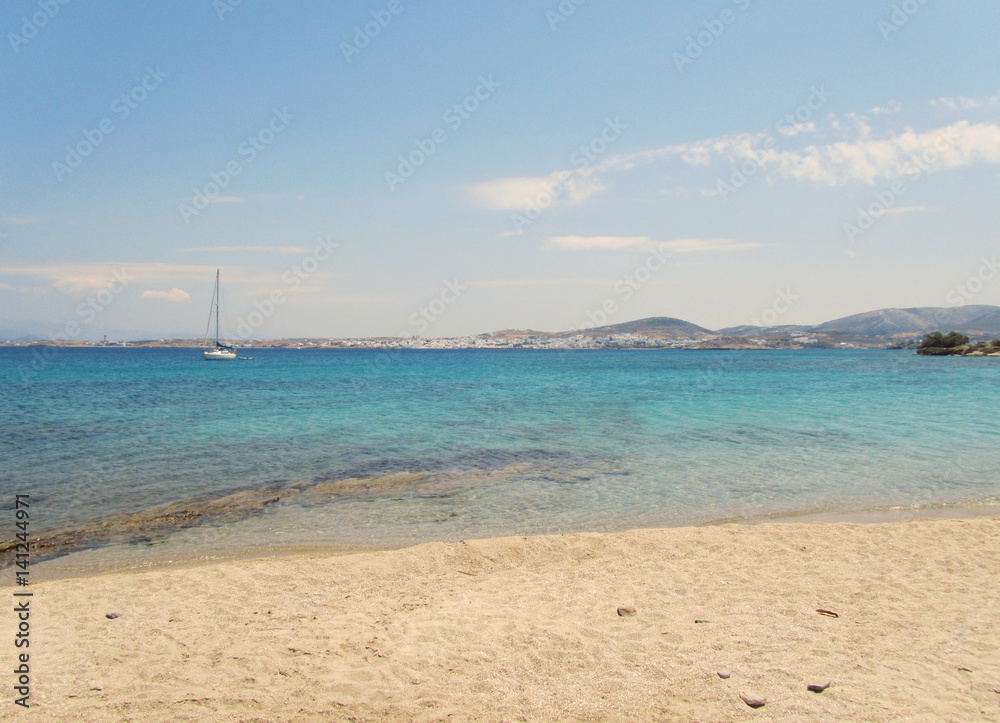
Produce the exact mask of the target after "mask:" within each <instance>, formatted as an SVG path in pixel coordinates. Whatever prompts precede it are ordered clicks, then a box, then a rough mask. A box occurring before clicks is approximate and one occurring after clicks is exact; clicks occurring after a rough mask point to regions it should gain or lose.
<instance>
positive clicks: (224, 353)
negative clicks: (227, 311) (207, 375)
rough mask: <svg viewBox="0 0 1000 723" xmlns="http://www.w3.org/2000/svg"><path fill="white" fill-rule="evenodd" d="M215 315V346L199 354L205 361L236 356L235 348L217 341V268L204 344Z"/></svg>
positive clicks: (206, 342) (224, 359)
mask: <svg viewBox="0 0 1000 723" xmlns="http://www.w3.org/2000/svg"><path fill="white" fill-rule="evenodd" d="M213 316H214V317H215V346H214V347H213V348H211V349H205V351H203V352H202V354H201V356H202V358H203V359H204V360H205V361H228V360H229V359H235V358H236V350H235V349H234V348H233V347H231V346H229V345H228V344H223V343H222V342H220V341H219V270H218V269H216V270H215V291H213V292H212V306H211V307H210V309H209V312H208V326H206V327H205V344H204V345H205V346H206V347H207V346H208V332H209V330H210V329H211V328H212V317H213Z"/></svg>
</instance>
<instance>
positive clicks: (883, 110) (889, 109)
mask: <svg viewBox="0 0 1000 723" xmlns="http://www.w3.org/2000/svg"><path fill="white" fill-rule="evenodd" d="M902 110H903V104H902V103H900V102H899V101H898V100H890V101H889V102H888V103H886V104H885V105H884V106H875V107H874V108H872V109H871V113H872V115H876V116H878V115H892V114H893V113H899V112H900V111H902Z"/></svg>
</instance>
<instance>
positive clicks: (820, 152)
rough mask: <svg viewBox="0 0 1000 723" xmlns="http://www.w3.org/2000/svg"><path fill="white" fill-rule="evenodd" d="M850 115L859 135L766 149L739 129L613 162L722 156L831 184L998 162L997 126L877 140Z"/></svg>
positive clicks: (697, 161)
mask: <svg viewBox="0 0 1000 723" xmlns="http://www.w3.org/2000/svg"><path fill="white" fill-rule="evenodd" d="M853 120H855V121H856V123H857V130H856V131H855V133H856V135H857V136H858V137H856V138H855V139H854V140H851V141H839V142H836V143H829V144H826V145H816V144H814V145H809V146H807V147H805V148H801V149H799V150H777V149H775V148H771V149H770V150H767V149H766V148H765V147H764V146H763V144H762V143H761V140H762V139H763V138H764V137H766V136H760V135H758V136H753V135H748V134H738V135H732V136H721V137H719V138H711V139H708V140H704V141H696V142H693V143H687V144H680V145H674V146H666V147H664V148H661V149H657V150H654V151H647V152H645V153H643V154H632V155H631V156H629V157H623V156H620V157H618V158H617V159H615V161H616V162H617V163H618V164H619V166H620V167H622V168H626V167H631V165H634V163H635V162H636V161H637V159H638V158H639V157H640V156H641V158H642V159H643V160H647V159H648V160H652V159H655V158H661V157H666V156H677V157H680V158H681V160H683V161H684V162H685V163H687V164H688V165H692V166H702V165H708V164H709V163H711V162H713V161H720V160H721V161H727V162H729V163H740V162H743V161H747V160H750V161H753V162H754V163H756V164H757V165H758V166H759V167H761V168H763V169H765V170H771V171H773V172H774V173H776V174H777V175H779V176H782V177H784V178H791V179H794V180H799V181H813V182H817V183H826V184H829V185H843V184H845V183H849V182H860V183H874V182H875V181H876V180H877V179H879V178H885V179H895V178H901V177H903V176H906V175H912V174H913V173H914V172H915V171H916V170H917V169H918V168H922V169H923V170H925V171H928V172H931V171H939V170H942V169H946V168H960V167H963V166H969V165H972V164H974V163H977V162H982V161H985V162H988V163H1000V126H997V125H993V124H989V123H976V124H972V123H969V122H968V121H959V122H957V123H953V124H951V125H948V126H944V127H941V128H935V129H931V130H929V131H926V132H923V133H918V132H916V131H914V130H913V129H912V128H906V129H905V130H904V131H903V132H902V133H898V134H895V135H890V136H889V137H887V138H881V139H880V138H873V137H872V133H871V128H870V126H868V125H867V124H866V123H865V122H864V120H863V119H861V118H858V117H855V118H853Z"/></svg>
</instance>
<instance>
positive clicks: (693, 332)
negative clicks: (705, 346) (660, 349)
mask: <svg viewBox="0 0 1000 723" xmlns="http://www.w3.org/2000/svg"><path fill="white" fill-rule="evenodd" d="M713 333H714V332H713V331H711V330H710V329H706V328H705V327H703V326H698V325H697V324H692V323H691V322H690V321H684V320H683V319H674V318H673V317H670V316H653V317H650V318H648V319H638V320H636V321H626V322H623V323H621V324H609V325H607V326H597V327H594V328H593V329H584V330H582V331H564V332H561V333H558V334H553V336H573V335H574V334H583V335H585V336H610V335H612V334H642V335H643V336H648V337H650V338H651V339H691V338H695V337H699V336H705V335H708V334H713Z"/></svg>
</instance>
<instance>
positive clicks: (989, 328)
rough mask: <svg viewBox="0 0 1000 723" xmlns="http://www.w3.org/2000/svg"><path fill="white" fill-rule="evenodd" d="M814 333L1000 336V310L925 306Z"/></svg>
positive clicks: (837, 322) (838, 322)
mask: <svg viewBox="0 0 1000 723" xmlns="http://www.w3.org/2000/svg"><path fill="white" fill-rule="evenodd" d="M809 331H814V332H826V333H831V332H841V333H846V334H854V335H857V336H893V335H895V334H926V333H928V332H931V331H945V332H948V331H961V332H963V333H965V334H974V335H975V334H997V333H1000V306H985V305H971V306H957V307H951V308H943V307H934V306H923V307H918V308H913V309H879V310H878V311H867V312H865V313H863V314H853V315H852V316H845V317H843V318H842V319H834V320H833V321H827V322H825V323H823V324H819V325H818V326H814V327H811V328H810V329H809Z"/></svg>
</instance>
